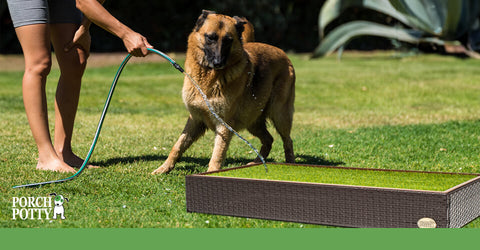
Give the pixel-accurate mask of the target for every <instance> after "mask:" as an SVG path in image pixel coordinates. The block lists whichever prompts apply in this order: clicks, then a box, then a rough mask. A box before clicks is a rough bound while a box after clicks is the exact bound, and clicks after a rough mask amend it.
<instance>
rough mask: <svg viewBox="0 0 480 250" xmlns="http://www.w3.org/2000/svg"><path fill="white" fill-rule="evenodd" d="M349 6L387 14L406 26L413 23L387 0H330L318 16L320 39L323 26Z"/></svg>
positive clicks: (323, 30)
mask: <svg viewBox="0 0 480 250" xmlns="http://www.w3.org/2000/svg"><path fill="white" fill-rule="evenodd" d="M351 7H362V8H367V9H372V10H375V11H378V12H380V13H384V14H386V15H389V16H391V17H393V18H395V19H397V20H398V21H400V22H402V23H404V24H406V25H408V26H412V25H413V23H410V19H408V18H407V17H406V16H405V15H404V14H402V13H400V12H398V11H397V10H396V9H395V8H394V7H393V6H392V5H391V4H390V2H389V1H388V0H330V1H327V2H325V4H324V5H323V6H322V9H321V10H320V15H319V16H318V27H319V33H320V34H319V35H320V40H322V39H323V37H324V32H325V27H326V26H327V25H328V24H329V23H330V22H332V21H333V20H335V19H336V18H337V17H338V16H340V14H342V13H343V11H345V10H346V9H348V8H351Z"/></svg>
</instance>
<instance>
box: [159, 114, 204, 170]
mask: <svg viewBox="0 0 480 250" xmlns="http://www.w3.org/2000/svg"><path fill="white" fill-rule="evenodd" d="M205 130H206V126H205V124H203V123H202V122H200V121H195V120H194V119H193V118H192V117H191V116H190V117H188V120H187V124H186V125H185V128H184V129H183V132H182V134H181V135H180V137H179V138H178V140H177V143H175V145H174V146H173V148H172V150H171V151H170V154H169V155H168V158H167V160H166V161H165V162H164V163H163V164H162V166H160V167H159V168H157V169H156V170H155V171H153V172H152V174H163V173H168V172H170V170H172V169H173V168H174V167H175V163H177V161H178V159H180V157H181V156H182V154H183V153H184V152H185V150H187V149H188V148H189V147H190V146H191V145H192V143H193V142H195V141H196V140H197V139H198V138H199V137H200V136H202V135H203V134H204V133H205Z"/></svg>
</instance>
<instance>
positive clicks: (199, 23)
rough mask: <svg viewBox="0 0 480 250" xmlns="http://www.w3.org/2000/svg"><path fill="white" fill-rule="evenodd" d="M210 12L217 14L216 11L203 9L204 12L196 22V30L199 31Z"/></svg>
mask: <svg viewBox="0 0 480 250" xmlns="http://www.w3.org/2000/svg"><path fill="white" fill-rule="evenodd" d="M210 14H215V11H211V10H202V14H201V15H200V16H199V17H198V19H197V23H196V24H195V28H194V29H195V31H198V30H199V29H200V28H201V27H202V26H203V23H204V22H205V19H207V16H208V15H210Z"/></svg>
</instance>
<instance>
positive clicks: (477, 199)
mask: <svg viewBox="0 0 480 250" xmlns="http://www.w3.org/2000/svg"><path fill="white" fill-rule="evenodd" d="M449 215H450V225H449V227H454V228H456V227H463V226H464V225H466V224H467V223H469V222H470V221H472V220H474V219H475V218H477V217H479V216H480V179H478V178H477V179H476V180H475V181H474V182H472V183H470V184H469V185H465V186H463V187H461V188H458V189H456V190H454V191H452V192H451V193H450V211H449Z"/></svg>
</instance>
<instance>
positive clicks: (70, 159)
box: [60, 153, 99, 168]
mask: <svg viewBox="0 0 480 250" xmlns="http://www.w3.org/2000/svg"><path fill="white" fill-rule="evenodd" d="M60 159H63V161H64V162H65V163H67V164H68V165H70V166H72V167H74V168H80V167H81V166H82V165H83V161H84V160H83V159H82V158H80V157H78V156H77V155H75V154H73V153H71V154H69V156H66V155H64V156H63V157H62V156H61V155H60ZM87 168H99V167H98V166H94V165H91V164H88V165H87Z"/></svg>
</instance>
